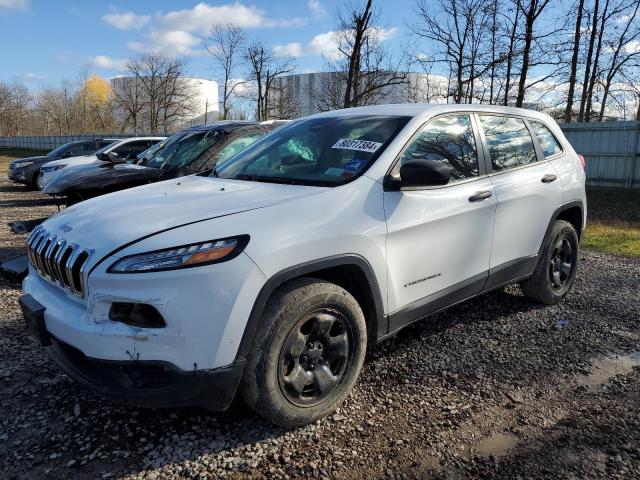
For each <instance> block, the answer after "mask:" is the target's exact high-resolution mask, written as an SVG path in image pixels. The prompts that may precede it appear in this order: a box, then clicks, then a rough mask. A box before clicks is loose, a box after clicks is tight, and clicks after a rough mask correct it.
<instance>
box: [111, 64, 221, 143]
mask: <svg viewBox="0 0 640 480" xmlns="http://www.w3.org/2000/svg"><path fill="white" fill-rule="evenodd" d="M160 80H161V79H158V83H159V82H160ZM149 84H150V82H149V81H148V79H146V78H143V79H136V78H135V77H117V78H113V79H111V88H112V91H113V95H114V103H115V107H116V108H115V111H116V116H117V120H118V121H119V123H121V124H123V125H124V131H125V132H127V133H142V132H144V133H155V132H158V133H162V132H172V131H177V130H181V129H182V128H185V127H190V126H194V125H202V124H205V123H207V124H209V123H213V122H215V121H217V120H218V117H219V114H218V111H219V107H218V84H217V82H215V81H213V80H205V79H201V78H191V77H180V78H178V79H177V86H176V87H175V88H173V89H168V90H170V92H169V93H163V91H162V90H161V89H160V88H158V87H154V88H156V90H157V91H156V93H154V94H153V96H155V100H154V102H153V103H154V104H155V106H154V107H153V108H152V107H151V105H150V104H151V103H152V102H151V101H150V97H151V96H152V95H150V94H149V90H151V88H152V87H150V86H149ZM152 117H154V118H153V119H152ZM153 125H156V127H155V128H153Z"/></svg>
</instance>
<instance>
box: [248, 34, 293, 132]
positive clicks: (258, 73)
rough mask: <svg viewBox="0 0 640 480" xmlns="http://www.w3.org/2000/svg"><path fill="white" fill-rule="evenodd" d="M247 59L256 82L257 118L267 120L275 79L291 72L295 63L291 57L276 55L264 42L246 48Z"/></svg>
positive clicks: (252, 78) (253, 79) (252, 77)
mask: <svg viewBox="0 0 640 480" xmlns="http://www.w3.org/2000/svg"><path fill="white" fill-rule="evenodd" d="M245 61H246V62H247V64H248V66H249V72H250V77H251V80H252V81H253V82H254V84H255V97H256V98H255V99H256V119H258V120H267V119H268V118H269V113H270V111H271V98H270V95H271V91H272V90H273V88H274V86H275V79H276V78H278V77H280V76H281V75H285V74H287V73H291V72H292V71H293V70H294V69H295V65H294V64H293V62H292V60H291V59H289V58H280V57H276V56H275V55H274V54H273V53H272V52H271V51H270V50H269V49H268V48H267V47H266V46H265V45H264V44H263V43H261V42H254V43H252V44H251V45H249V47H248V48H247V49H246V52H245Z"/></svg>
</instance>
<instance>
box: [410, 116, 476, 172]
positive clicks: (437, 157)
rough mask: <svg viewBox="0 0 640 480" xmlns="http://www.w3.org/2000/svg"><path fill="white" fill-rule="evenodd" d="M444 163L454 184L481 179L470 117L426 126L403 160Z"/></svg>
mask: <svg viewBox="0 0 640 480" xmlns="http://www.w3.org/2000/svg"><path fill="white" fill-rule="evenodd" d="M414 158H422V159H426V160H434V161H440V162H445V163H447V164H448V165H449V166H450V167H451V181H454V180H464V179H466V178H471V177H477V176H478V153H477V149H476V141H475V138H474V136H473V128H472V127H471V119H470V118H469V115H446V116H442V117H438V118H436V119H434V120H432V121H430V122H429V123H428V124H427V125H425V126H424V127H423V128H422V130H421V131H420V133H418V136H417V137H416V138H415V139H414V140H413V141H412V142H411V143H410V144H409V146H408V147H407V148H406V149H405V151H404V152H403V153H402V155H401V157H400V162H399V164H398V168H399V166H400V165H402V164H403V163H404V162H406V161H407V160H411V159H414Z"/></svg>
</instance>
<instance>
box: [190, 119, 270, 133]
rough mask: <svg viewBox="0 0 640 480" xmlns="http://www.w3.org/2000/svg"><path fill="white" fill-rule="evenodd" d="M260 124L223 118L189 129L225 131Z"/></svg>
mask: <svg viewBox="0 0 640 480" xmlns="http://www.w3.org/2000/svg"><path fill="white" fill-rule="evenodd" d="M254 125H259V123H258V122H250V121H244V120H243V121H240V120H221V121H219V122H215V123H211V124H209V125H197V126H195V127H189V128H187V129H185V130H187V131H208V130H221V131H223V132H227V133H228V132H231V131H233V130H236V129H237V128H240V127H251V126H254Z"/></svg>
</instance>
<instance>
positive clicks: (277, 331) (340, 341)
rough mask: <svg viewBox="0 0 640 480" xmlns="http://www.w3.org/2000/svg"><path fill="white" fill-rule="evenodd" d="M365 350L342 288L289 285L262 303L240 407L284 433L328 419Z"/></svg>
mask: <svg viewBox="0 0 640 480" xmlns="http://www.w3.org/2000/svg"><path fill="white" fill-rule="evenodd" d="M366 345H367V333H366V324H365V319H364V315H363V313H362V310H361V308H360V306H359V305H358V302H357V301H356V300H355V299H354V298H353V296H351V294H349V292H347V291H346V290H345V289H343V288H341V287H339V286H338V285H335V284H333V283H329V282H325V281H322V280H318V279H314V278H301V279H298V280H293V281H292V282H290V283H288V284H286V285H285V286H283V287H281V288H280V289H278V290H277V291H276V292H275V293H274V295H273V296H272V298H271V300H270V301H269V302H268V304H267V306H266V308H265V311H264V314H263V316H262V318H261V321H260V326H259V328H258V331H257V332H256V342H255V345H254V347H253V350H252V352H251V353H250V354H249V357H248V359H247V365H246V367H245V374H244V377H243V380H242V383H241V386H240V393H241V395H242V398H243V399H244V401H245V403H247V405H248V406H249V407H250V408H251V409H253V410H254V411H255V412H257V413H259V414H260V415H262V416H263V417H265V418H266V419H268V420H270V421H271V422H273V423H275V424H278V425H282V426H285V427H295V426H301V425H305V424H307V423H311V422H313V421H315V420H318V419H320V418H323V417H325V416H326V415H328V414H330V413H331V412H333V411H334V410H335V409H336V408H337V407H338V406H339V405H340V404H341V403H342V402H343V401H344V400H345V398H346V397H347V396H348V394H349V392H350V391H351V389H352V388H353V385H354V384H355V382H356V379H357V378H358V375H359V373H360V369H361V368H362V364H363V363H364V356H365V351H366Z"/></svg>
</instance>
